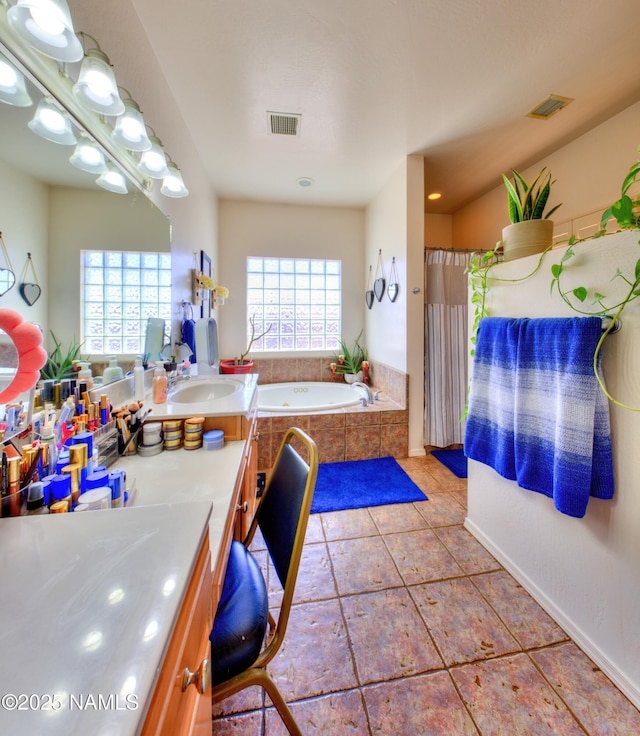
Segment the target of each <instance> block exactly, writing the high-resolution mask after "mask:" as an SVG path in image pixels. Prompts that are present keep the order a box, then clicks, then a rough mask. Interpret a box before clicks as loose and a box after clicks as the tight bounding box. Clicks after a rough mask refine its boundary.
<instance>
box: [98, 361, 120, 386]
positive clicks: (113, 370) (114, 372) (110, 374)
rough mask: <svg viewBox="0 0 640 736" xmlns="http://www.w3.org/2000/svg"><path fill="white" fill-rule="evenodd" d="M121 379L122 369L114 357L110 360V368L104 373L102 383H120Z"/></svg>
mask: <svg viewBox="0 0 640 736" xmlns="http://www.w3.org/2000/svg"><path fill="white" fill-rule="evenodd" d="M121 378H122V368H121V367H120V366H119V365H118V362H117V361H116V356H115V355H112V356H111V357H110V358H109V365H108V367H107V368H105V369H104V373H103V374H102V383H113V382H114V381H119V380H120V379H121Z"/></svg>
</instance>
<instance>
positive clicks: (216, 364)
mask: <svg viewBox="0 0 640 736" xmlns="http://www.w3.org/2000/svg"><path fill="white" fill-rule="evenodd" d="M196 355H197V356H198V375H199V376H208V375H214V374H218V373H220V360H219V354H218V325H217V323H216V321H215V319H213V317H207V318H204V319H199V320H198V321H197V322H196Z"/></svg>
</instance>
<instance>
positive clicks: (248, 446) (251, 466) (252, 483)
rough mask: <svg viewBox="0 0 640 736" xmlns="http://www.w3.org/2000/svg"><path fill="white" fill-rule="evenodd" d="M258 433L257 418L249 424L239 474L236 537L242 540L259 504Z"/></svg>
mask: <svg viewBox="0 0 640 736" xmlns="http://www.w3.org/2000/svg"><path fill="white" fill-rule="evenodd" d="M257 442H258V434H257V432H256V421H255V419H254V420H253V421H252V422H251V423H250V424H249V425H248V428H247V439H246V441H245V446H244V454H243V456H242V465H241V467H240V472H239V474H238V484H239V486H240V502H239V503H238V507H237V514H236V525H235V531H234V538H235V539H237V540H239V541H242V540H243V539H244V538H245V537H246V536H247V532H248V531H249V527H250V526H251V522H252V521H253V517H254V515H255V513H256V508H257V506H258V497H257V492H258V447H257Z"/></svg>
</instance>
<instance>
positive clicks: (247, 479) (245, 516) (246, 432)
mask: <svg viewBox="0 0 640 736" xmlns="http://www.w3.org/2000/svg"><path fill="white" fill-rule="evenodd" d="M216 419H217V417H216ZM239 419H240V420H241V422H240V429H239V432H240V433H241V434H242V435H243V439H244V442H245V444H244V449H243V452H242V460H241V462H240V467H239V469H238V475H237V478H236V485H235V488H234V491H233V499H232V502H231V511H230V513H229V516H228V517H227V520H226V524H225V528H224V531H223V533H222V541H221V543H220V559H222V560H225V562H224V563H223V564H218V565H217V566H216V569H215V572H214V576H213V606H214V615H215V609H216V606H217V604H218V601H219V600H220V594H221V592H222V583H223V581H224V575H225V571H226V559H227V555H228V554H229V547H230V546H231V539H232V538H233V539H237V540H240V541H242V540H243V539H244V538H245V536H246V534H247V531H248V530H249V526H250V524H251V521H252V520H253V517H254V515H255V512H256V508H257V505H258V498H257V495H256V494H257V491H258V447H257V442H258V433H257V431H256V418H255V416H254V417H252V418H247V417H240V418H239ZM225 436H226V435H225Z"/></svg>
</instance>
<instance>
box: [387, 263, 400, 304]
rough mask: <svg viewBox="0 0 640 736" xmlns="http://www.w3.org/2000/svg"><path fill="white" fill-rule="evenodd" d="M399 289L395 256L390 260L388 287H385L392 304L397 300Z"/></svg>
mask: <svg viewBox="0 0 640 736" xmlns="http://www.w3.org/2000/svg"><path fill="white" fill-rule="evenodd" d="M399 290H400V287H399V285H398V269H397V267H396V258H395V256H394V257H393V258H392V259H391V273H390V274H389V286H387V296H388V297H389V299H391V301H392V302H395V300H396V299H397V298H398V291H399Z"/></svg>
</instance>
